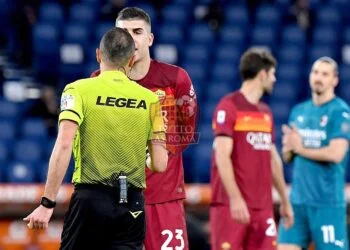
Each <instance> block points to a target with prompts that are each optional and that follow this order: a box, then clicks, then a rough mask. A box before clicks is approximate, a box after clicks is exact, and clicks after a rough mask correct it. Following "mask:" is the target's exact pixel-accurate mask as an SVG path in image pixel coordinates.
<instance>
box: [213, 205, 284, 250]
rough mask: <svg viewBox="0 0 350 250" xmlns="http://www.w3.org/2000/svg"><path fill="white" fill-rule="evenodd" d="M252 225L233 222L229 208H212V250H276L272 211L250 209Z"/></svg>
mask: <svg viewBox="0 0 350 250" xmlns="http://www.w3.org/2000/svg"><path fill="white" fill-rule="evenodd" d="M249 213H250V223H249V224H239V223H236V222H234V221H233V219H232V216H231V213H230V207H229V206H223V205H222V206H212V207H211V208H210V227H211V243H212V248H211V249H212V250H274V249H276V234H277V232H276V225H275V221H274V219H273V210H272V207H271V209H261V210H255V209H249Z"/></svg>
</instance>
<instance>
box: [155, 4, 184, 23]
mask: <svg viewBox="0 0 350 250" xmlns="http://www.w3.org/2000/svg"><path fill="white" fill-rule="evenodd" d="M189 14H190V12H189V11H188V10H187V9H186V6H183V5H167V6H165V7H164V8H163V9H162V13H161V15H162V18H163V20H166V22H168V23H173V24H176V25H180V26H183V25H185V24H188V22H189Z"/></svg>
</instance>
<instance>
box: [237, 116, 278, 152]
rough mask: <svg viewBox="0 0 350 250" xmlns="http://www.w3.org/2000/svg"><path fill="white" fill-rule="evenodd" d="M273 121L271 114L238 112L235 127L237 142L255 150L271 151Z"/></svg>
mask: <svg viewBox="0 0 350 250" xmlns="http://www.w3.org/2000/svg"><path fill="white" fill-rule="evenodd" d="M272 129H273V121H272V117H271V115H270V114H269V113H264V112H257V111H238V112H237V113H236V122H235V124H234V126H233V130H234V135H235V141H236V142H240V143H242V145H246V146H249V147H251V148H252V149H254V150H270V148H271V144H272Z"/></svg>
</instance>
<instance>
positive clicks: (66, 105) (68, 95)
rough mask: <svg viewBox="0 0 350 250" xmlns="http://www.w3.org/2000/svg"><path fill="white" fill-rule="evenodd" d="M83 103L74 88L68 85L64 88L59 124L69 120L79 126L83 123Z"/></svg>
mask: <svg viewBox="0 0 350 250" xmlns="http://www.w3.org/2000/svg"><path fill="white" fill-rule="evenodd" d="M83 119H84V114H83V102H82V98H81V96H80V95H79V93H78V91H77V89H76V87H75V86H72V84H69V85H67V86H66V87H65V89H64V90H63V93H62V97H61V113H60V115H59V122H61V121H62V120H71V121H74V122H76V123H77V124H78V125H79V126H80V124H81V123H82V122H83Z"/></svg>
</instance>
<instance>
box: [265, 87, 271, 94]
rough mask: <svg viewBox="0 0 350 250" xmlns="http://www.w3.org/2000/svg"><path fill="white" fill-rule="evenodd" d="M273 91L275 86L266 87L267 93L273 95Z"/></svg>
mask: <svg viewBox="0 0 350 250" xmlns="http://www.w3.org/2000/svg"><path fill="white" fill-rule="evenodd" d="M272 92H273V88H266V89H265V94H266V95H272Z"/></svg>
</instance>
